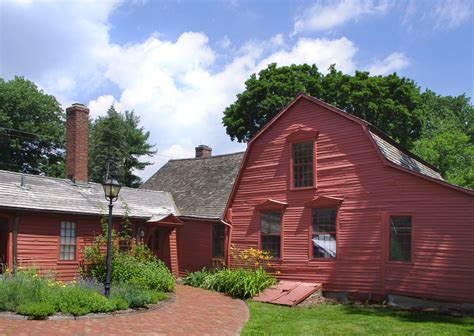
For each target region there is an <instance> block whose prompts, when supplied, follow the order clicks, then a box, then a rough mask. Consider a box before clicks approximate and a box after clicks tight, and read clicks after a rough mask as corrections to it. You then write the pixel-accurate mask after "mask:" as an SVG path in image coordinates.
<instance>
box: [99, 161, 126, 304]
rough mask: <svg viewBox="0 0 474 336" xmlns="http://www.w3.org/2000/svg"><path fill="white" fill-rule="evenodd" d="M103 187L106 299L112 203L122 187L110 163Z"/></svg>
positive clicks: (108, 285) (108, 281) (108, 277)
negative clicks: (106, 214) (106, 208)
mask: <svg viewBox="0 0 474 336" xmlns="http://www.w3.org/2000/svg"><path fill="white" fill-rule="evenodd" d="M102 186H103V187H104V193H105V199H106V200H107V201H109V224H108V226H107V259H106V262H105V285H104V288H105V291H104V294H105V296H106V297H109V296H110V248H111V242H112V208H113V206H114V205H113V204H112V203H113V202H115V201H116V200H117V198H118V194H119V192H120V188H121V187H122V186H121V185H120V183H118V181H117V179H116V178H115V176H114V174H111V172H110V163H109V167H108V169H107V178H106V180H105V182H104V184H103V185H102Z"/></svg>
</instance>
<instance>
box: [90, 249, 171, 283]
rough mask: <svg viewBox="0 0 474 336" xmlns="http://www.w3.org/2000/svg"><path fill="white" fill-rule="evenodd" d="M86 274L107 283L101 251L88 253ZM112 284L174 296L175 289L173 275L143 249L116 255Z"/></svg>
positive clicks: (91, 250) (112, 270)
mask: <svg viewBox="0 0 474 336" xmlns="http://www.w3.org/2000/svg"><path fill="white" fill-rule="evenodd" d="M84 259H85V261H86V267H85V270H84V271H85V274H86V275H87V276H90V277H93V278H96V279H97V280H98V281H101V282H103V281H104V279H105V257H104V256H103V255H102V254H101V252H100V250H99V249H98V248H86V249H85V250H84ZM111 282H112V283H114V284H120V283H138V284H141V285H143V286H145V287H147V288H149V289H153V290H157V291H163V292H170V291H173V290H174V288H175V281H174V278H173V275H172V274H171V272H170V271H169V269H168V268H167V267H166V265H165V264H164V263H163V262H162V261H161V260H158V259H157V258H156V257H155V256H154V255H153V254H152V252H151V251H150V250H149V249H148V248H146V247H143V246H140V247H136V248H135V249H134V251H133V253H131V252H128V251H126V252H117V251H115V252H114V253H113V255H112V261H111Z"/></svg>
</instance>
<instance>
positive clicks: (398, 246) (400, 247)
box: [390, 216, 412, 261]
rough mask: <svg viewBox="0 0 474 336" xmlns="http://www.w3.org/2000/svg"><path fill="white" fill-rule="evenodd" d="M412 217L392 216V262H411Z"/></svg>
mask: <svg viewBox="0 0 474 336" xmlns="http://www.w3.org/2000/svg"><path fill="white" fill-rule="evenodd" d="M411 234H412V226H411V216H390V261H410V260H411Z"/></svg>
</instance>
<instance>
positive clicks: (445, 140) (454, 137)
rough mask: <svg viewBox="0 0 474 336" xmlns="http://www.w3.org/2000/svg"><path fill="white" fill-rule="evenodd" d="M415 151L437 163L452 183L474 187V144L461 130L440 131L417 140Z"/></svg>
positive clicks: (429, 160) (427, 159)
mask: <svg viewBox="0 0 474 336" xmlns="http://www.w3.org/2000/svg"><path fill="white" fill-rule="evenodd" d="M414 152H415V153H416V154H417V155H419V156H421V157H422V158H424V159H425V160H426V161H428V162H430V163H431V164H433V165H435V166H436V167H437V168H438V169H439V170H440V172H441V174H442V175H443V177H444V178H445V179H446V180H447V181H448V182H450V183H452V184H456V185H459V186H463V187H465V188H470V189H474V146H473V144H472V142H471V139H470V138H469V136H468V135H467V134H465V133H463V132H461V131H455V130H454V131H453V130H449V131H439V132H437V133H435V134H434V135H433V136H431V137H423V138H422V139H420V140H418V141H417V142H415V147H414Z"/></svg>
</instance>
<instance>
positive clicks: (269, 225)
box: [260, 212, 281, 258]
mask: <svg viewBox="0 0 474 336" xmlns="http://www.w3.org/2000/svg"><path fill="white" fill-rule="evenodd" d="M260 216H261V221H260V241H261V249H262V250H263V251H268V252H270V255H271V256H272V257H274V258H280V228H281V213H280V212H262V213H261V215H260Z"/></svg>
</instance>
